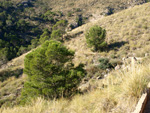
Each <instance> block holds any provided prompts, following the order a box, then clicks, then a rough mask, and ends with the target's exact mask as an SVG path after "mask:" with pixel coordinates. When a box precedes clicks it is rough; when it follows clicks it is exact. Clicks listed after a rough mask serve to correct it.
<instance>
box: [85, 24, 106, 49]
mask: <svg viewBox="0 0 150 113" xmlns="http://www.w3.org/2000/svg"><path fill="white" fill-rule="evenodd" d="M85 37H86V41H87V44H88V46H89V47H93V48H94V50H95V51H98V50H100V51H103V50H104V49H105V48H106V46H107V43H106V42H105V37H106V30H105V29H102V28H101V27H99V26H93V27H91V28H90V30H89V31H87V32H86V34H85Z"/></svg>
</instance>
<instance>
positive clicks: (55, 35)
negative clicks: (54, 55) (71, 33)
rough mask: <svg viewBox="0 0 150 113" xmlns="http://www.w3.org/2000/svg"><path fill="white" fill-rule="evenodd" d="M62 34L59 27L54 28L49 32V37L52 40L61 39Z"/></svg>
mask: <svg viewBox="0 0 150 113" xmlns="http://www.w3.org/2000/svg"><path fill="white" fill-rule="evenodd" d="M62 34H63V32H62V31H61V30H60V29H58V30H54V31H53V32H52V34H51V38H52V39H54V40H58V41H63V39H62Z"/></svg>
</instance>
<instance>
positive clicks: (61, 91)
mask: <svg viewBox="0 0 150 113" xmlns="http://www.w3.org/2000/svg"><path fill="white" fill-rule="evenodd" d="M73 57H74V52H73V51H70V50H68V49H67V48H66V47H65V46H63V45H62V44H61V43H60V42H56V41H52V40H51V41H46V42H45V43H44V44H43V45H42V47H41V48H38V49H37V50H35V51H33V52H31V53H30V54H28V55H27V56H26V58H25V68H24V73H26V74H27V75H28V80H27V81H26V83H25V85H24V89H23V90H22V95H21V100H22V103H24V102H26V101H28V100H30V99H31V98H36V97H38V96H42V97H45V98H59V97H62V96H63V97H68V96H71V95H72V94H73V93H74V92H76V89H77V85H78V84H79V83H80V81H81V79H82V78H83V77H84V75H85V72H84V70H83V68H82V67H83V65H79V66H78V67H76V68H75V67H74V65H73V63H72V59H73Z"/></svg>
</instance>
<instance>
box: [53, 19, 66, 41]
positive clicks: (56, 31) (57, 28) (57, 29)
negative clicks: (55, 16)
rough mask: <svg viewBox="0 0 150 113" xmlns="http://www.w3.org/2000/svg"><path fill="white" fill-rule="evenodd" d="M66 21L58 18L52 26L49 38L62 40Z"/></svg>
mask: <svg viewBox="0 0 150 113" xmlns="http://www.w3.org/2000/svg"><path fill="white" fill-rule="evenodd" d="M67 24H68V23H67V21H66V20H60V21H58V22H57V23H56V24H55V25H54V26H53V27H52V30H53V31H52V34H51V38H52V39H54V40H57V41H63V38H62V36H63V34H65V33H66V32H65V29H66V26H67Z"/></svg>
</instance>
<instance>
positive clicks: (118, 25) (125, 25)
mask: <svg viewBox="0 0 150 113" xmlns="http://www.w3.org/2000/svg"><path fill="white" fill-rule="evenodd" d="M14 1H16V0H14ZM44 1H46V0H44ZM57 2H58V1H57ZM65 2H66V4H67V3H68V4H70V3H69V2H71V1H65ZM65 2H64V3H65ZM72 2H73V1H72ZM80 2H81V4H80V5H81V6H80V5H79V4H77V2H76V1H74V4H76V5H74V7H76V8H77V7H80V8H82V7H85V6H84V5H85V4H86V3H87V4H86V5H87V6H89V5H90V4H91V2H92V1H88V2H86V1H80ZM80 2H78V3H80ZM98 2H100V3H102V2H101V1H100V0H97V1H96V0H95V1H93V4H94V7H96V6H97V5H99V4H98ZM103 2H104V4H106V3H105V2H106V1H103ZM118 2H119V1H117V0H116V1H111V0H109V2H107V3H110V4H111V6H112V7H113V6H114V4H117V3H118ZM59 3H60V4H57V3H56V1H50V2H48V3H47V4H48V5H49V4H51V7H52V8H53V10H60V9H59V8H61V7H59V5H61V6H62V8H63V10H68V11H69V10H70V9H69V7H68V6H65V5H62V3H63V1H59ZM123 3H124V4H128V3H126V2H124V1H121V4H123ZM139 3H143V1H140V2H139V1H138V2H137V3H133V5H131V4H130V5H125V6H124V5H122V6H120V5H118V7H117V8H118V9H117V8H116V9H115V10H116V12H118V13H115V14H112V15H110V16H106V17H100V18H99V19H96V20H95V21H91V22H89V23H87V24H85V25H82V26H80V27H78V28H76V29H74V30H72V31H70V32H68V33H67V34H66V37H67V38H69V40H66V41H65V42H64V45H66V46H67V47H68V48H69V49H72V50H75V59H74V62H75V64H76V65H77V64H79V63H84V64H86V66H87V67H88V66H90V65H93V64H94V65H95V63H97V61H98V59H99V58H101V57H108V58H110V59H111V60H112V61H115V62H119V61H121V62H122V58H123V57H124V56H137V57H144V56H145V54H147V53H149V51H150V20H149V18H150V7H149V6H150V3H147V4H144V5H139V6H134V4H139ZM56 4H57V5H58V6H57V7H55V5H56ZM82 4H83V5H82ZM110 4H109V5H108V4H107V5H108V6H110ZM118 4H120V2H119V3H118ZM78 5H79V6H78ZM107 5H106V7H108V6H107ZM99 6H100V5H99ZM116 6H117V5H116ZM116 6H114V7H116ZM130 6H134V7H133V8H129V9H126V10H124V11H121V12H119V11H120V9H119V7H125V8H127V7H130ZM65 7H66V9H65ZM91 7H92V6H91ZM55 8H56V9H55ZM92 8H93V7H92ZM89 9H90V7H89ZM96 9H97V8H96ZM85 10H86V9H85ZM85 10H84V11H85ZM121 10H122V8H121ZM90 11H91V12H90ZM93 11H94V12H95V11H96V10H95V9H93ZM89 12H90V13H91V14H93V12H92V10H89ZM89 12H88V10H87V12H86V13H87V14H88V13H89ZM86 13H85V14H86ZM93 15H94V14H93ZM93 25H99V26H101V27H103V28H105V29H106V31H107V36H106V41H107V43H108V47H109V49H108V50H107V51H104V52H93V51H91V48H88V47H87V44H86V39H85V35H84V34H85V32H86V30H88V29H89V28H90V27H91V26H93ZM42 26H43V27H44V25H42ZM29 52H30V51H29ZM26 54H28V53H26ZM26 54H23V55H21V56H20V57H17V58H15V59H13V60H12V61H10V62H8V63H7V64H5V65H2V67H1V69H0V75H1V76H0V79H1V80H2V82H0V106H1V105H3V104H4V103H6V104H5V105H11V103H12V105H13V104H16V103H17V101H16V98H17V96H18V95H20V90H21V88H22V87H23V83H24V81H25V78H26V76H21V75H22V74H23V72H22V69H23V67H24V58H25V55H26ZM137 69H140V66H139V68H137ZM142 69H143V70H141V71H140V70H139V71H140V72H139V73H141V74H143V75H145V76H144V80H145V79H148V78H149V77H148V76H147V75H148V74H149V69H146V67H142ZM16 70H17V71H16ZM145 72H147V73H145ZM123 73H125V72H123ZM5 74H6V75H7V76H6V77H3V75H5ZM121 74H122V73H119V74H117V76H115V77H116V78H115V79H113V77H114V76H112V78H110V81H111V80H113V83H108V84H106V87H107V86H108V85H110V84H111V85H113V86H110V87H109V89H110V90H109V91H110V92H111V91H112V90H113V92H114V95H115V94H116V93H118V92H116V90H118V88H122V87H125V86H126V85H127V84H128V83H127V81H128V79H127V78H128V77H129V75H132V71H131V72H129V75H128V76H127V77H126V78H124V79H126V82H125V83H123V84H125V85H122V86H121V87H119V85H120V82H122V81H124V80H123V77H124V76H125V75H126V74H125V75H124V74H123V75H124V76H123V77H121V78H119V80H118V78H117V77H118V76H119V75H121ZM127 74H128V73H127ZM136 74H137V73H135V75H136ZM112 75H113V74H112ZM115 75H116V74H115ZM14 76H15V78H14ZM133 77H135V78H138V77H137V76H133ZM141 78H142V76H141ZM120 79H121V80H120ZM131 80H132V78H131ZM106 82H108V81H107V79H106V80H104V82H103V83H106ZM134 82H135V81H133V83H134ZM103 83H102V82H101V81H100V82H99V84H100V86H99V88H100V89H101V88H102V89H103V88H104V87H105V86H104V85H105V84H104V85H103ZM146 83H147V82H146ZM146 83H145V84H146ZM117 84H119V85H117ZM145 84H144V85H143V86H144V88H145ZM115 85H117V87H116V86H115ZM131 86H132V83H131ZM114 87H115V88H114ZM142 88H143V87H142ZM142 88H141V89H140V90H141V92H140V93H138V94H137V97H135V98H133V103H129V102H130V101H129V100H130V98H127V99H128V101H127V100H125V102H126V106H122V103H121V102H120V101H119V100H118V99H116V98H115V97H114V95H109V94H110V92H109V91H108V90H107V88H106V89H105V88H104V91H103V90H102V91H101V90H100V92H99V89H98V90H96V91H94V92H91V93H89V94H87V95H84V96H77V97H75V98H74V99H73V100H72V101H71V102H70V101H69V104H70V103H71V105H70V106H69V108H67V106H68V100H65V101H63V100H60V101H59V102H58V101H54V105H52V108H47V106H44V107H43V101H41V100H38V101H40V102H41V104H42V105H41V104H33V106H32V105H31V106H30V109H29V111H26V112H33V113H34V112H35V113H37V111H36V109H37V108H39V109H40V107H41V109H40V110H41V112H45V111H46V109H49V111H50V112H51V111H52V112H53V111H56V110H60V111H56V113H57V112H61V111H62V110H64V113H66V112H69V111H72V112H77V113H81V112H85V111H86V107H87V108H89V109H88V110H89V112H102V111H101V110H104V111H105V112H107V111H106V109H107V108H110V109H108V110H109V112H113V111H114V110H115V109H118V112H120V111H121V110H123V109H124V110H125V109H126V108H128V107H130V105H132V104H133V106H131V108H129V109H128V110H129V111H133V109H134V106H135V104H136V102H137V100H138V98H139V96H140V94H141V93H142V92H143V89H142ZM126 89H127V91H126V94H128V95H129V96H131V95H134V92H132V93H131V95H130V92H129V93H128V89H130V84H129V86H128V87H126ZM133 89H134V88H133ZM103 92H105V93H103ZM100 93H102V95H99V94H100ZM123 93H124V92H122V93H121V95H123ZM106 94H108V98H107V97H106V96H105V95H106ZM126 94H125V95H126ZM125 95H123V96H122V97H120V98H121V99H122V98H123V97H124V96H125ZM89 96H90V98H91V100H88V98H89ZM115 96H116V95H115ZM117 96H120V95H117ZM18 97H19V96H18ZM97 97H99V98H102V99H99V100H97ZM113 97H114V98H113ZM18 99H19V98H18ZM134 99H135V100H134ZM84 100H87V101H86V103H90V104H86V103H85V102H84ZM7 101H8V102H7ZM96 102H97V103H96ZM37 103H38V102H37ZM44 103H48V102H47V101H44ZM51 103H52V102H49V103H48V105H49V104H51ZM76 103H81V104H82V105H81V106H82V108H79V106H78V105H77V104H76ZM57 104H58V105H62V106H61V108H60V109H56V108H55V106H56V105H57ZM38 105H39V106H38ZM40 105H41V106H40ZM74 105H75V106H74ZM93 105H94V108H91V109H90V106H93ZM102 105H104V106H102ZM98 106H102V107H103V108H99V107H98ZM116 106H117V107H116ZM4 107H5V106H4ZM53 107H54V108H53ZM33 108H34V109H35V111H32V110H33ZM18 109H19V110H18ZM24 109H26V110H27V109H28V106H27V107H26V108H23V107H18V108H14V109H10V110H9V109H8V111H7V110H6V111H4V113H5V112H6V113H7V112H10V111H14V112H15V113H16V110H17V111H19V112H20V113H21V112H24ZM0 110H3V109H0ZM40 110H39V111H40ZM76 110H77V111H76ZM49 111H48V112H49ZM46 112H47V111H46ZM87 112H88V111H87ZM123 112H124V113H126V112H128V111H123Z"/></svg>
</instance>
